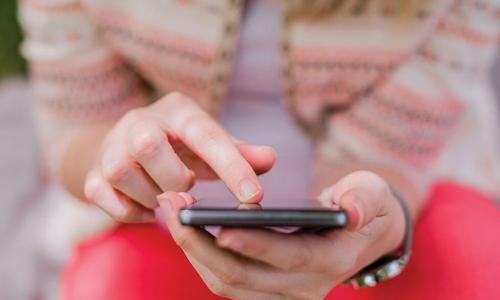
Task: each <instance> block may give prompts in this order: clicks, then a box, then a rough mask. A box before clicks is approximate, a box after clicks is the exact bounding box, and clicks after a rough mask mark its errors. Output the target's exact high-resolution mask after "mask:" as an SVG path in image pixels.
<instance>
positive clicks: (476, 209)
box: [61, 183, 500, 300]
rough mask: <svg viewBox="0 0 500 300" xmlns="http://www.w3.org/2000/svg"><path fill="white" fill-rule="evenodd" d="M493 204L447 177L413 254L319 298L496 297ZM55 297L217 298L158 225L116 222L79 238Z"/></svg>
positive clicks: (498, 238) (499, 237) (498, 247)
mask: <svg viewBox="0 0 500 300" xmlns="http://www.w3.org/2000/svg"><path fill="white" fill-rule="evenodd" d="M499 276H500V207H499V206H498V204H497V203H495V202H494V201H492V200H491V199H488V198H486V197H485V196H484V195H482V194H480V193H478V192H476V191H475V190H473V189H471V188H468V187H463V186H459V185H456V184H453V183H439V184H436V185H435V187H434V188H433V192H432V194H431V196H430V198H429V199H428V205H427V207H426V209H425V211H424V212H423V214H422V215H421V217H420V219H419V220H418V222H417V223H416V225H415V237H414V247H413V255H412V258H411V260H410V263H409V265H408V267H407V268H406V269H405V271H404V272H403V274H401V275H400V276H399V277H397V278H395V279H393V280H390V281H387V282H384V283H381V284H380V285H379V286H377V287H375V288H368V289H362V290H354V289H352V288H351V287H346V286H339V287H336V288H335V289H333V290H332V292H331V293H330V295H328V297H327V299H349V300H352V299H356V300H368V299H384V300H387V299H407V300H411V299H450V300H451V299H453V300H460V299H468V300H471V299H500V298H499V297H500V281H499V280H498V278H499ZM61 298H62V299H63V300H77V299H85V300H87V299H93V300H101V299H102V300H104V299H106V300H109V299H121V300H127V299H141V300H143V299H188V300H189V299H221V298H220V297H218V296H215V295H213V294H212V293H211V292H210V291H209V290H208V289H207V288H206V286H205V284H204V283H203V281H202V280H201V279H200V277H199V276H198V275H197V273H196V272H195V270H194V269H193V267H192V266H191V265H190V264H189V262H188V260H187V259H186V258H185V257H184V254H183V252H182V251H181V250H180V249H179V248H178V247H177V246H176V245H175V243H174V242H173V241H172V239H171V237H170V235H169V233H168V232H167V231H165V230H164V229H162V228H160V227H159V226H158V225H154V224H150V225H121V226H119V227H118V228H116V229H114V230H113V231H110V232H106V233H104V234H101V235H100V236H96V237H93V238H91V239H89V240H86V241H82V242H81V243H80V244H79V245H78V246H77V247H76V248H75V249H74V252H73V254H72V258H71V259H70V261H68V263H67V265H66V267H65V270H64V273H63V275H62V282H61Z"/></svg>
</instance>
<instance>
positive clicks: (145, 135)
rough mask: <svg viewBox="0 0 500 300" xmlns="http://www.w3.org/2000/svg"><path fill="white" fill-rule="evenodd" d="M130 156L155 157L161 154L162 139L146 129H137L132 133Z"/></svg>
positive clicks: (137, 157)
mask: <svg viewBox="0 0 500 300" xmlns="http://www.w3.org/2000/svg"><path fill="white" fill-rule="evenodd" d="M131 135H132V136H131V147H130V149H129V150H130V154H131V155H132V156H133V157H134V158H136V159H141V158H146V157H154V156H156V155H157V154H158V152H160V149H161V142H162V140H161V137H160V136H159V135H158V134H157V132H155V131H154V130H151V129H149V130H148V128H146V127H142V128H137V129H135V130H133V131H132V133H131Z"/></svg>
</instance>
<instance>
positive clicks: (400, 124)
mask: <svg viewBox="0 0 500 300" xmlns="http://www.w3.org/2000/svg"><path fill="white" fill-rule="evenodd" d="M499 36H500V2H499V1H494V0H466V1H458V4H457V5H456V6H454V7H453V8H452V9H451V11H449V13H448V14H446V16H444V17H442V18H441V20H440V21H439V22H438V24H437V25H436V28H435V30H434V31H433V32H432V35H431V36H429V37H428V38H427V39H426V40H425V41H424V42H423V43H422V44H421V46H420V47H419V48H418V49H417V51H416V52H414V53H413V54H412V55H411V56H410V57H408V59H407V61H405V62H404V63H403V64H402V65H400V66H399V67H398V68H397V69H395V70H394V72H393V73H392V74H391V75H390V76H388V77H387V78H385V79H384V80H383V81H381V83H380V85H379V86H377V87H376V88H374V89H373V90H372V91H370V93H369V94H367V95H365V96H363V97H362V98H361V99H360V100H359V101H358V102H356V103H355V104H354V105H353V106H351V107H350V108H349V109H348V110H347V111H344V112H341V113H337V114H336V115H334V116H333V117H332V118H331V122H330V123H329V135H333V137H332V138H330V139H327V140H329V141H331V142H328V143H329V144H324V145H322V148H321V151H323V152H324V154H325V155H326V156H327V157H328V156H330V157H331V160H334V159H337V160H339V153H345V155H344V158H345V157H346V155H347V156H349V155H351V156H352V157H351V158H353V159H358V160H362V161H369V162H371V163H376V164H379V165H383V166H386V167H389V168H391V169H396V170H398V171H399V172H401V173H402V174H404V175H405V176H407V177H408V178H409V179H410V180H411V181H412V182H414V183H415V184H416V187H417V188H418V189H420V190H422V189H426V188H427V187H428V185H429V183H430V180H431V179H432V176H433V174H434V173H435V169H436V167H437V166H438V165H439V163H440V160H441V155H442V154H443V151H444V149H446V148H447V147H449V145H450V141H451V140H453V139H457V138H459V139H460V138H464V137H465V136H460V135H461V134H463V133H465V132H470V131H474V130H477V128H478V123H477V122H471V121H470V120H467V118H469V115H470V114H471V113H477V114H476V117H475V118H478V116H479V119H480V118H481V116H485V115H484V113H486V114H488V113H491V114H493V112H484V111H485V108H487V107H489V108H492V109H493V110H494V108H493V106H494V105H492V104H494V99H486V98H481V97H478V95H481V94H485V93H481V90H484V89H485V88H486V89H488V88H489V86H488V84H485V82H486V81H489V73H490V72H489V71H490V67H491V65H492V63H493V60H494V57H495V54H496V52H497V45H498V41H499ZM481 107H482V108H481ZM486 110H488V109H486ZM481 111H483V112H481ZM489 119H490V120H489V121H491V119H492V118H489ZM490 124H491V123H490ZM467 126H469V127H467ZM490 130H491V128H490ZM489 134H490V135H494V132H489ZM490 139H493V137H490ZM332 149H335V151H332ZM335 156H336V158H335ZM341 156H342V155H341ZM457 163H458V162H457ZM423 192H424V193H425V191H423Z"/></svg>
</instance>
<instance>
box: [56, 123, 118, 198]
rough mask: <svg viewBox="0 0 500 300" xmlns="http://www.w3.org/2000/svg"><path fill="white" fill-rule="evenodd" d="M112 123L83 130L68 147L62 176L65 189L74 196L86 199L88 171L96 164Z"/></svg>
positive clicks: (61, 170) (64, 156)
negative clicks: (85, 190) (85, 189)
mask: <svg viewBox="0 0 500 300" xmlns="http://www.w3.org/2000/svg"><path fill="white" fill-rule="evenodd" d="M112 125H113V124H112V123H106V124H103V123H100V124H97V125H90V126H86V127H85V128H83V129H82V130H81V131H80V132H79V134H78V136H77V137H76V138H75V139H74V140H73V141H72V142H71V143H70V144H69V145H68V147H67V148H66V151H65V152H64V154H63V158H62V162H61V165H60V170H59V171H60V172H59V173H60V176H61V181H62V184H63V185H64V187H65V189H66V190H67V191H69V192H70V193H71V194H73V195H74V196H76V197H78V198H80V199H84V197H85V196H84V192H83V187H84V182H85V177H86V176H87V173H88V171H89V170H90V169H91V168H92V167H93V165H94V164H95V163H96V160H97V156H98V153H99V149H100V147H101V144H102V141H103V140H104V136H105V135H106V133H107V132H108V131H109V130H110V128H111V127H112Z"/></svg>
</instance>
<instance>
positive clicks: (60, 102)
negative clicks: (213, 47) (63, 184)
mask: <svg viewBox="0 0 500 300" xmlns="http://www.w3.org/2000/svg"><path fill="white" fill-rule="evenodd" d="M19 19H20V23H21V25H22V27H23V29H24V32H25V40H24V42H23V45H22V52H23V55H24V56H25V58H26V59H27V60H28V63H29V69H30V79H31V88H32V93H33V96H34V99H35V100H34V101H35V105H34V107H35V109H34V111H35V116H36V124H37V130H38V132H39V137H40V141H41V149H42V154H43V165H45V167H46V168H45V170H47V171H48V174H49V175H51V176H54V177H55V178H57V174H58V168H59V166H60V160H61V157H62V156H63V153H64V151H65V149H66V147H67V145H68V144H69V143H71V141H72V139H73V138H74V137H76V136H77V134H78V132H79V130H81V129H82V128H83V127H85V126H88V125H91V124H96V123H98V122H109V121H112V120H114V119H116V118H118V117H119V116H120V115H122V114H123V113H124V112H126V111H127V110H129V109H130V108H132V107H136V106H140V105H144V104H145V103H147V97H146V89H145V87H144V85H143V82H142V81H141V79H140V78H139V77H138V76H137V75H136V74H135V73H134V72H133V71H132V70H131V69H130V68H129V67H128V66H127V65H126V64H125V63H124V61H123V60H122V59H121V58H120V57H119V56H118V55H117V53H115V52H113V50H112V49H110V48H109V47H107V45H106V44H105V42H104V41H103V40H102V39H101V38H100V36H99V32H98V31H97V29H96V27H95V26H94V25H93V23H92V21H91V20H90V19H89V17H88V16H87V15H86V13H85V10H84V8H83V7H82V6H81V4H80V3H79V1H78V0H67V1H60V0H43V1H42V0H21V1H20V2H19Z"/></svg>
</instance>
